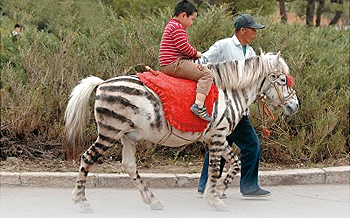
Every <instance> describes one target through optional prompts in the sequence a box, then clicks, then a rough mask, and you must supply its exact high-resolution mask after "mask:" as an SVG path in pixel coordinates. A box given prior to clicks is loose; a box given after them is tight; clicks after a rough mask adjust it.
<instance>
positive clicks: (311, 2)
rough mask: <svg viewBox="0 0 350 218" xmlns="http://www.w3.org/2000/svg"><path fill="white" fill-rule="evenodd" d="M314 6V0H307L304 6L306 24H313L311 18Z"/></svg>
mask: <svg viewBox="0 0 350 218" xmlns="http://www.w3.org/2000/svg"><path fill="white" fill-rule="evenodd" d="M314 8H315V0H307V7H306V25H308V26H313V25H314V22H313V18H314Z"/></svg>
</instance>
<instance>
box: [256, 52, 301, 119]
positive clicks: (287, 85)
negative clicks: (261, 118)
mask: <svg viewBox="0 0 350 218" xmlns="http://www.w3.org/2000/svg"><path fill="white" fill-rule="evenodd" d="M263 56H265V57H267V59H268V63H269V64H268V66H267V68H266V70H267V77H266V79H265V81H266V82H264V86H265V88H264V90H265V91H264V94H265V95H266V97H267V99H268V100H269V102H270V103H271V104H272V105H273V106H274V107H275V108H276V107H282V108H283V110H284V113H285V114H286V115H291V114H294V113H296V112H297V110H298V108H299V99H298V97H297V96H296V94H295V91H294V89H293V88H292V86H293V83H294V79H293V77H291V76H290V75H289V68H288V66H287V64H286V62H285V61H284V60H283V58H282V57H281V55H280V52H278V53H277V55H273V54H271V53H267V54H265V55H263Z"/></svg>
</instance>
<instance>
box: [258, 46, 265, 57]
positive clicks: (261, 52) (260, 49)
mask: <svg viewBox="0 0 350 218" xmlns="http://www.w3.org/2000/svg"><path fill="white" fill-rule="evenodd" d="M259 51H260V55H263V54H264V52H263V50H262V48H261V47H260V48H259Z"/></svg>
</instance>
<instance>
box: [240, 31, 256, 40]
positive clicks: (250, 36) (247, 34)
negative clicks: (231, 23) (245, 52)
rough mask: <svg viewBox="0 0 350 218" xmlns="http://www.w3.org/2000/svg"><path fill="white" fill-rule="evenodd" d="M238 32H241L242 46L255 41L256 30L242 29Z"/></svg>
mask: <svg viewBox="0 0 350 218" xmlns="http://www.w3.org/2000/svg"><path fill="white" fill-rule="evenodd" d="M240 31H242V41H243V42H241V43H242V44H251V43H252V42H253V41H254V40H255V38H256V29H252V28H247V27H243V28H241V29H240Z"/></svg>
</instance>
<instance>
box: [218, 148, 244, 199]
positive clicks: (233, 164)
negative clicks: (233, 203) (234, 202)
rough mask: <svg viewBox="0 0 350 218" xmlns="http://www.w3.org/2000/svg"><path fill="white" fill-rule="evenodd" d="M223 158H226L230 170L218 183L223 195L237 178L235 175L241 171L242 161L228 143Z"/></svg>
mask: <svg viewBox="0 0 350 218" xmlns="http://www.w3.org/2000/svg"><path fill="white" fill-rule="evenodd" d="M222 156H223V157H224V158H225V160H226V163H227V164H228V166H229V169H228V170H227V173H225V174H223V175H222V177H221V178H220V179H219V180H218V183H217V189H218V190H219V193H220V194H221V195H222V194H223V193H224V192H225V191H226V190H227V189H228V187H229V185H230V184H231V182H232V181H233V179H234V178H235V175H236V174H237V173H238V172H239V171H240V169H241V161H240V160H239V158H238V157H237V155H236V154H235V152H234V150H233V149H232V148H231V147H230V146H229V145H228V144H227V142H226V143H225V149H224V153H223V155H222Z"/></svg>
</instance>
